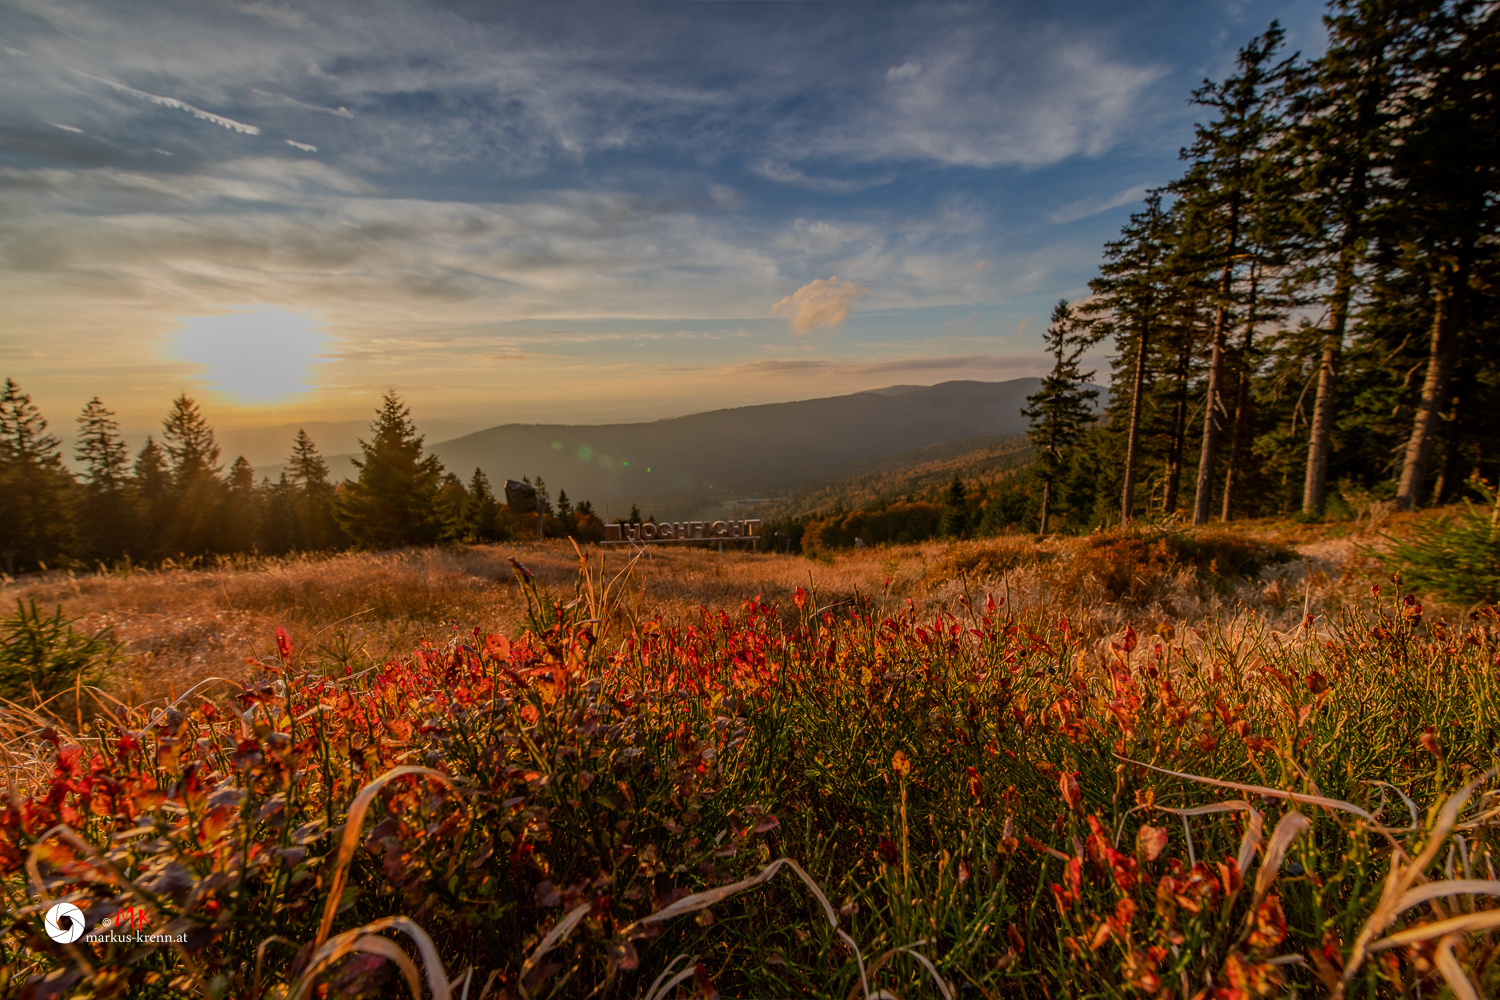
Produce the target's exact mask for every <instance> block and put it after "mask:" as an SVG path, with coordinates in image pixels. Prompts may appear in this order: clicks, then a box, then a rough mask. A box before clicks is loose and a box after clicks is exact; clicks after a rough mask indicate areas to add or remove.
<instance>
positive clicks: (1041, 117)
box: [0, 0, 1322, 426]
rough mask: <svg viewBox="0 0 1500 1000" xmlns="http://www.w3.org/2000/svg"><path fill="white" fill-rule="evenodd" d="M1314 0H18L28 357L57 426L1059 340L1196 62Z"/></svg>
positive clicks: (935, 366) (682, 386) (765, 381)
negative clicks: (171, 412) (187, 408)
mask: <svg viewBox="0 0 1500 1000" xmlns="http://www.w3.org/2000/svg"><path fill="white" fill-rule="evenodd" d="M1321 13H1322V8H1321V6H1320V5H1318V4H1315V3H1305V2H1302V3H1285V2H1281V3H1274V2H1267V3H1258V2H1239V3H1186V2H1178V3H1169V2H1150V3H1070V4H1063V3H997V4H990V3H935V4H916V3H910V4H880V3H858V2H652V3H629V2H611V3H599V4H593V3H569V2H555V3H546V4H498V3H478V2H475V3H447V4H439V3H417V2H387V0H363V2H359V3H341V2H338V0H320V2H318V3H308V4H283V3H274V2H269V0H256V2H243V3H229V2H219V3H212V2H203V0H196V2H186V3H180V4H179V3H165V2H154V0H139V2H133V3H128V4H126V3H78V2H71V0H5V2H0V94H3V96H4V100H0V255H3V259H4V261H5V267H4V268H3V270H0V301H3V302H4V303H5V306H4V310H3V312H4V318H3V323H0V363H3V372H0V374H4V375H9V376H11V377H13V378H16V379H17V380H18V381H20V382H21V384H22V386H23V387H24V388H26V389H28V390H30V391H31V392H32V394H33V396H34V398H35V399H36V400H37V401H38V402H39V403H40V404H41V405H42V406H43V409H44V412H46V413H47V414H48V416H49V417H50V418H51V419H52V420H53V422H54V424H55V425H59V426H62V425H65V424H66V423H68V422H69V421H71V417H72V416H73V414H75V413H76V412H77V411H78V409H79V408H81V407H82V405H83V403H84V402H85V401H86V400H87V399H88V397H89V396H91V395H94V394H96V393H97V394H98V395H100V396H102V397H103V398H104V400H105V402H106V403H107V404H109V405H111V406H113V407H114V408H115V409H117V410H118V411H119V412H120V413H121V415H122V417H123V418H124V420H125V422H126V423H127V424H132V423H134V424H140V425H144V424H146V423H149V422H150V421H151V420H153V419H155V418H156V417H158V416H159V415H160V414H161V413H162V412H163V411H164V410H165V408H166V404H167V402H168V400H169V399H170V398H171V397H172V396H173V395H175V394H176V393H177V392H178V391H182V390H186V391H188V392H189V393H190V394H193V395H196V396H198V397H199V398H201V399H203V401H204V402H205V404H206V405H207V408H208V410H209V412H210V415H211V416H212V417H214V418H215V419H216V420H219V421H221V422H224V423H227V424H244V425H248V424H255V423H263V424H269V423H282V422H285V421H287V420H294V419H345V418H351V417H354V418H362V417H364V416H366V415H367V414H368V413H369V412H370V410H371V408H372V407H373V406H374V405H375V403H376V402H377V401H378V396H379V394H380V392H381V391H383V390H384V389H385V388H387V387H392V386H393V387H395V388H397V389H398V390H399V391H401V392H402V393H403V394H404V395H405V396H406V398H407V399H408V400H409V401H410V402H411V403H412V405H413V407H414V410H415V411H416V412H417V413H418V415H419V416H424V415H425V416H428V417H443V418H457V419H473V420H476V421H479V422H490V421H494V422H500V421H508V420H532V419H535V420H574V421H578V422H587V421H596V420H611V419H621V418H650V417H660V416H669V415H674V414H678V413H684V412H691V411H696V410H703V409H710V408H715V407H718V406H726V405H738V404H743V403H752V402H764V401H771V400H778V399H794V398H806V397H809V396H816V395H831V394H835V393H841V392H849V391H855V390H858V389H863V388H873V387H877V386H883V385H891V384H897V383H934V382H939V381H944V380H946V379H951V378H978V379H987V380H999V379H1004V378H1012V377H1017V376H1020V375H1029V374H1036V373H1039V372H1040V371H1041V370H1042V368H1043V367H1044V365H1045V361H1044V358H1043V356H1042V355H1041V353H1040V351H1039V339H1038V334H1039V333H1040V330H1041V327H1042V326H1043V325H1044V324H1045V322H1046V318H1047V315H1048V313H1049V312H1050V309H1051V306H1052V304H1053V303H1054V302H1056V300H1057V299H1058V298H1062V297H1068V298H1074V297H1079V296H1081V295H1083V294H1085V293H1086V283H1087V281H1088V279H1089V277H1090V276H1091V275H1092V273H1093V271H1094V268H1095V267H1096V266H1097V264H1098V261H1099V253H1100V247H1101V245H1102V243H1103V242H1104V241H1105V240H1106V239H1109V238H1111V237H1112V236H1113V235H1114V234H1115V233H1116V232H1117V231H1118V229H1119V226H1120V224H1121V223H1122V222H1123V221H1124V220H1125V218H1126V216H1127V215H1128V213H1129V212H1130V211H1131V210H1132V208H1133V207H1134V206H1135V205H1136V204H1137V203H1138V201H1139V198H1140V196H1141V194H1142V192H1143V191H1144V189H1145V188H1146V187H1148V186H1151V185H1157V184H1162V183H1164V182H1166V181H1168V180H1170V179H1171V178H1172V177H1173V176H1174V175H1175V172H1176V170H1177V169H1178V164H1177V160H1176V154H1177V150H1178V148H1179V147H1180V146H1181V145H1183V144H1184V143H1185V142H1186V141H1187V140H1188V139H1189V137H1190V135H1191V128H1192V123H1193V121H1194V117H1195V109H1193V108H1192V107H1191V106H1189V104H1188V102H1187V98H1188V95H1189V92H1190V91H1191V89H1192V88H1193V87H1194V86H1196V85H1197V84H1198V83H1199V82H1200V81H1201V80H1202V79H1203V78H1204V77H1205V76H1212V77H1219V76H1222V75H1224V74H1225V73H1226V72H1227V71H1228V70H1229V68H1230V67H1231V65H1232V62H1233V59H1234V54H1235V50H1236V49H1237V48H1238V47H1239V46H1241V45H1243V44H1244V43H1245V42H1246V41H1247V40H1248V39H1249V38H1250V37H1252V36H1253V35H1255V34H1257V33H1259V32H1261V31H1263V30H1264V29H1265V27H1266V25H1267V23H1269V21H1270V20H1271V19H1273V18H1279V19H1280V20H1281V21H1282V23H1283V25H1284V26H1285V27H1286V28H1287V30H1288V47H1289V49H1292V50H1298V49H1300V50H1301V51H1303V52H1304V53H1310V52H1316V51H1317V50H1318V49H1319V47H1320V46H1321V43H1322V42H1321V39H1322V32H1321V25H1320V21H1319V18H1320V16H1321ZM1101 360H1102V356H1101Z"/></svg>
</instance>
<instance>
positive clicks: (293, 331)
mask: <svg viewBox="0 0 1500 1000" xmlns="http://www.w3.org/2000/svg"><path fill="white" fill-rule="evenodd" d="M328 343H329V337H328V335H327V334H325V333H324V332H323V331H322V329H321V324H320V322H319V321H318V320H317V319H316V318H314V317H312V316H308V315H305V314H303V313H298V312H293V311H291V310H289V309H283V308H281V307H279V306H260V305H257V306H244V307H240V308H236V309H234V311H232V312H228V313H221V314H219V315H217V316H187V317H184V318H183V319H181V320H180V321H179V326H178V329H177V330H176V331H175V332H174V333H172V334H171V335H170V336H169V337H168V342H167V347H168V350H169V351H170V353H171V354H173V355H174V356H175V357H176V358H177V359H178V360H181V361H186V362H189V363H191V364H195V365H198V366H199V368H200V369H201V372H200V377H201V378H202V380H203V382H204V384H205V385H206V386H207V387H208V388H209V389H211V390H213V391H215V392H220V393H223V394H225V395H227V396H231V397H233V398H234V400H235V401H236V402H239V403H241V404H246V405H251V406H266V405H272V404H276V403H279V402H285V401H287V398H288V397H291V396H295V395H298V394H300V393H306V392H311V391H313V390H314V389H316V388H317V384H316V383H315V382H314V381H313V378H312V376H313V366H315V365H317V364H320V363H325V362H326V361H328V360H330V359H329V358H327V357H326V356H325V353H324V352H325V351H326V349H327V347H328Z"/></svg>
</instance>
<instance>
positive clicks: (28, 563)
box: [0, 378, 77, 572]
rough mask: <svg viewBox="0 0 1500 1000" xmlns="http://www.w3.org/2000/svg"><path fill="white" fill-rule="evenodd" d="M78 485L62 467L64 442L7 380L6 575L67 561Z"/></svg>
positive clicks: (0, 506)
mask: <svg viewBox="0 0 1500 1000" xmlns="http://www.w3.org/2000/svg"><path fill="white" fill-rule="evenodd" d="M76 486H77V484H76V482H75V481H74V479H73V477H72V475H71V474H70V473H69V472H68V471H67V469H65V468H64V467H63V464H62V442H60V441H59V440H58V439H57V438H56V437H55V436H54V435H52V434H49V433H47V421H46V419H45V418H44V417H43V416H42V414H41V411H40V410H39V409H37V407H36V404H34V403H33V402H32V401H31V396H30V395H28V394H27V393H25V392H22V391H21V387H20V386H19V385H17V384H16V383H15V381H14V380H12V379H9V378H7V379H6V380H5V387H4V389H3V390H0V560H3V562H4V564H5V566H6V568H7V570H8V571H10V572H17V571H20V570H31V569H35V568H36V567H38V566H39V565H41V564H42V563H44V562H47V561H49V560H50V561H53V562H56V561H57V560H59V559H61V558H63V557H65V556H66V555H67V554H68V553H69V552H70V550H71V549H72V546H73V517H72V506H73V504H72V501H73V493H74V490H75V489H76Z"/></svg>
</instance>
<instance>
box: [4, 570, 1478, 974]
mask: <svg viewBox="0 0 1500 1000" xmlns="http://www.w3.org/2000/svg"><path fill="white" fill-rule="evenodd" d="M1150 556H1151V554H1150V552H1144V553H1143V554H1142V556H1141V557H1142V558H1145V559H1149V558H1150ZM515 572H516V576H517V579H518V581H519V583H520V589H521V592H522V593H523V594H524V595H525V597H526V600H527V612H526V616H525V624H524V625H523V626H521V627H518V628H515V629H512V630H509V632H508V634H507V633H502V632H494V631H491V630H490V629H488V628H487V627H486V623H483V622H454V623H452V625H451V626H450V628H449V630H448V632H447V634H445V635H442V636H436V637H434V638H433V639H432V640H431V641H428V642H424V643H423V644H422V645H421V646H419V647H418V648H415V649H410V650H394V651H392V652H391V655H390V656H389V658H388V659H384V660H381V661H379V662H378V663H377V664H376V665H375V666H373V667H368V668H365V669H362V670H361V669H359V668H358V665H357V664H352V663H351V662H350V661H349V660H348V659H347V658H343V659H340V658H339V657H336V656H330V655H329V654H328V653H327V651H326V649H321V648H320V647H318V646H315V645H311V644H306V645H301V644H299V642H298V639H299V637H298V636H294V635H290V634H287V633H285V632H278V634H277V636H276V647H275V653H274V655H267V656H266V657H265V658H264V659H263V660H261V661H259V662H258V663H257V664H255V670H254V673H253V675H252V676H250V677H249V678H239V677H237V678H236V679H235V680H233V681H229V680H215V679H211V678H210V679H206V680H203V681H202V682H200V683H199V684H198V685H196V686H195V687H194V688H193V689H192V690H190V691H188V692H187V693H185V694H183V695H182V696H181V697H178V698H176V699H175V701H174V702H173V703H172V704H171V705H169V706H166V707H154V708H132V707H128V706H126V705H124V704H121V703H119V702H117V701H115V700H113V699H112V698H110V697H109V696H108V695H107V694H106V693H105V692H104V691H102V690H96V689H94V688H91V687H90V688H85V687H84V686H83V685H81V684H80V685H78V691H77V693H78V695H79V697H80V698H81V699H83V701H81V702H80V706H82V705H83V704H84V703H85V702H86V703H87V708H86V709H85V708H84V707H76V709H75V714H74V717H73V718H71V719H61V718H57V717H56V716H55V715H49V714H48V712H47V710H46V709H45V708H42V707H38V706H36V705H32V706H30V707H27V706H25V705H23V704H21V703H12V704H10V706H9V707H8V708H6V709H5V714H4V716H3V718H4V720H5V721H4V723H3V732H0V742H3V746H4V748H5V749H4V753H5V782H6V783H5V791H4V798H3V800H0V876H3V881H0V886H3V891H4V897H5V904H6V906H7V908H8V911H9V912H8V919H7V924H6V929H5V932H4V934H3V935H0V993H3V995H6V996H27V997H37V998H41V997H52V996H78V997H127V996H128V997H178V996H182V997H187V996H212V997H276V998H288V997H304V996H320V997H325V996H326V997H356V996H367V997H375V996H392V997H394V996H405V995H431V996H433V997H435V998H448V997H464V998H479V997H511V998H526V1000H532V998H544V997H592V996H599V997H647V998H652V1000H655V998H660V997H666V996H679V995H694V996H714V995H722V996H725V997H732V996H794V995H795V996H802V995H806V996H837V997H841V998H842V997H854V998H859V997H864V998H875V997H902V998H910V997H916V996H929V997H939V996H940V997H945V998H951V997H957V996H983V997H1007V998H1008V997H1044V996H1078V997H1134V996H1163V997H1180V998H1182V1000H1192V998H1196V997H1204V998H1249V997H1259V996H1278V995H1289V994H1291V995H1307V996H1339V997H1342V996H1349V997H1354V996H1360V997H1386V996H1389V997H1398V996H1437V995H1438V994H1439V991H1440V990H1442V989H1447V990H1448V991H1449V992H1450V993H1451V995H1454V996H1458V997H1477V996H1487V995H1489V996H1492V995H1496V994H1497V992H1500V965H1497V962H1496V948H1495V936H1494V935H1495V933H1496V930H1497V928H1500V909H1497V908H1495V906H1494V902H1493V900H1494V898H1495V895H1496V893H1497V892H1500V881H1497V878H1496V875H1495V872H1494V852H1495V850H1496V846H1497V845H1496V837H1497V833H1500V825H1497V824H1500V819H1497V817H1500V797H1497V795H1496V792H1495V784H1494V779H1495V767H1496V765H1497V763H1500V761H1497V756H1496V750H1495V747H1496V734H1495V731H1494V726H1495V725H1496V724H1497V723H1496V720H1497V719H1500V621H1497V617H1496V614H1495V612H1494V610H1493V609H1482V610H1480V611H1478V612H1476V613H1475V614H1474V615H1472V616H1471V617H1470V618H1469V619H1468V620H1464V621H1461V622H1458V623H1449V622H1445V621H1433V620H1430V619H1429V618H1427V617H1424V614H1423V610H1422V608H1421V606H1420V605H1419V604H1418V603H1417V601H1416V599H1415V598H1414V597H1412V596H1410V595H1407V594H1403V593H1401V592H1400V590H1399V587H1395V586H1389V587H1388V588H1387V590H1386V591H1385V592H1381V591H1379V589H1378V588H1376V590H1375V592H1373V593H1372V594H1371V596H1370V598H1369V600H1367V601H1366V602H1364V603H1363V604H1360V605H1353V604H1350V605H1348V606H1346V607H1345V609H1344V610H1343V611H1342V612H1341V613H1340V614H1339V616H1338V617H1337V618H1336V619H1333V620H1328V619H1325V618H1319V617H1308V618H1306V619H1304V620H1302V621H1301V622H1300V623H1299V624H1296V625H1294V626H1291V627H1280V628H1277V627H1273V626H1272V625H1271V624H1268V623H1267V622H1266V621H1265V620H1264V619H1262V618H1260V617H1257V616H1255V615H1253V614H1250V613H1248V612H1245V613H1239V614H1233V613H1230V614H1224V615H1221V616H1220V617H1218V618H1216V619H1214V620H1211V621H1207V622H1204V623H1203V624H1202V625H1201V627H1193V628H1181V627H1171V626H1165V625H1158V626H1153V627H1151V628H1147V627H1145V626H1144V625H1142V627H1141V628H1140V629H1139V630H1137V629H1136V628H1133V627H1132V628H1127V629H1123V630H1113V631H1107V632H1106V630H1104V629H1101V628H1099V627H1096V626H1095V625H1093V624H1091V623H1090V622H1089V621H1086V620H1069V618H1067V617H1064V616H1062V615H1060V614H1059V613H1057V610H1056V609H1055V608H1052V607H1049V606H1047V605H1046V604H1044V603H1041V602H1028V603H1026V604H1025V606H1017V605H1018V604H1019V603H1020V602H1018V601H1010V602H1008V601H1007V600H1006V598H1005V595H1004V594H1003V593H996V594H990V593H985V592H983V588H980V587H975V588H973V589H972V592H970V591H969V590H967V589H966V591H965V594H964V596H963V597H962V598H960V599H959V600H958V601H957V602H956V603H955V604H954V606H952V607H951V608H949V609H948V610H931V609H925V608H918V606H917V605H916V604H915V603H914V602H911V601H902V600H896V599H892V598H891V597H890V595H888V594H886V595H882V594H880V593H874V594H859V593H855V594H853V595H852V596H850V595H840V596H838V597H837V598H831V597H829V596H828V595H820V594H819V593H817V592H815V591H813V590H810V589H803V590H798V591H797V592H796V593H795V595H794V596H793V597H792V599H791V601H790V602H789V604H790V606H789V607H777V606H774V605H772V604H771V603H769V602H766V601H764V600H762V599H760V598H758V597H755V598H747V599H745V600H743V601H740V602H738V603H737V604H736V605H734V606H728V607H705V608H703V609H701V611H700V612H699V613H698V614H697V615H695V616H689V617H682V616H678V617H670V618H669V617H665V616H655V615H652V614H651V613H650V609H649V607H647V608H642V607H640V606H639V605H634V606H632V605H631V604H630V601H631V600H632V598H631V595H630V586H629V579H630V578H629V575H628V573H624V572H623V571H622V572H621V573H616V572H614V571H612V570H609V569H607V568H606V567H605V566H604V565H603V564H602V563H599V562H593V563H591V562H589V561H587V560H586V559H585V558H584V557H583V556H581V555H580V557H579V569H578V574H577V580H576V583H575V584H574V585H573V586H572V587H571V588H568V589H565V590H561V591H556V590H554V589H553V588H551V587H549V586H546V585H544V584H543V583H542V582H541V580H540V579H539V578H538V577H536V576H534V575H533V574H532V573H531V572H530V570H528V569H527V567H525V566H523V565H520V564H517V565H516V567H515ZM63 901H68V902H72V903H75V904H76V905H77V906H78V907H80V909H81V910H82V911H83V914H84V917H85V921H86V923H87V925H88V928H89V932H90V934H105V935H106V936H107V935H108V933H109V930H110V929H111V928H114V929H118V928H119V927H120V926H122V923H121V921H122V919H125V918H122V914H126V915H128V921H129V924H130V927H131V928H132V933H134V931H135V930H138V929H139V928H140V926H142V925H144V926H145V927H146V928H147V929H149V931H150V932H151V933H153V934H156V935H165V936H167V937H170V938H171V940H170V941H155V940H148V941H146V942H145V943H142V942H141V941H137V940H134V939H131V940H90V939H89V938H88V937H85V938H83V939H82V940H79V941H76V942H72V943H66V944H60V943H57V942H55V941H53V940H52V939H50V938H49V937H48V936H47V935H46V934H45V933H44V923H43V922H44V916H45V914H46V913H47V912H48V910H49V909H50V908H52V907H53V906H54V905H56V904H57V903H59V902H63ZM106 921H108V922H109V923H108V924H106ZM115 936H116V937H121V936H122V935H120V934H116V935H115ZM125 936H127V937H128V936H129V935H125Z"/></svg>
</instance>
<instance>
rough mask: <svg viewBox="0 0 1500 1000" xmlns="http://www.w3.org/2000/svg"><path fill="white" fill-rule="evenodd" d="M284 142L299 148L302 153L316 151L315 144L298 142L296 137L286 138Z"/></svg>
mask: <svg viewBox="0 0 1500 1000" xmlns="http://www.w3.org/2000/svg"><path fill="white" fill-rule="evenodd" d="M286 144H287V145H288V146H292V147H294V148H296V149H300V150H302V152H304V153H316V152H317V151H318V147H317V146H314V145H312V144H311V143H307V142H298V141H297V140H296V139H288V140H286Z"/></svg>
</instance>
